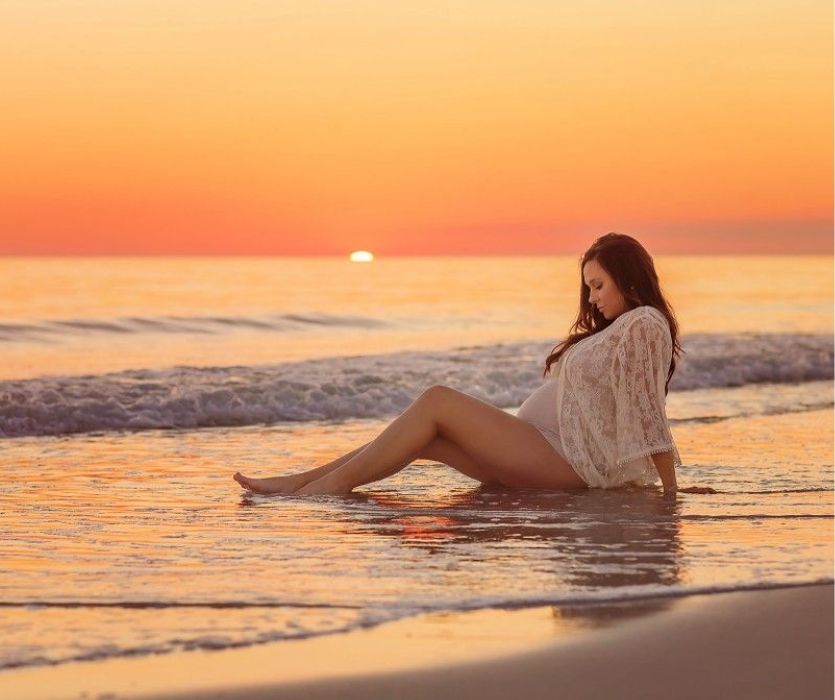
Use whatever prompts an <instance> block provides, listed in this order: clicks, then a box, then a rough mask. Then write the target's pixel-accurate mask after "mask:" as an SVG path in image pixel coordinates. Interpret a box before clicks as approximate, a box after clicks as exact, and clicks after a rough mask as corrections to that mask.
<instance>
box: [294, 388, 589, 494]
mask: <svg viewBox="0 0 835 700" xmlns="http://www.w3.org/2000/svg"><path fill="white" fill-rule="evenodd" d="M439 436H440V437H443V438H446V439H447V440H448V441H450V442H452V443H453V444H455V445H456V446H457V447H459V448H461V449H462V450H463V451H464V452H465V453H466V454H468V455H469V456H470V457H471V458H472V460H473V462H474V463H476V464H478V465H480V466H481V467H483V469H484V470H486V476H487V481H490V482H499V483H501V484H504V485H506V486H518V487H524V488H551V489H566V488H585V487H586V484H585V482H583V480H582V479H580V477H579V476H578V475H577V474H576V473H575V472H574V470H573V469H572V468H571V465H569V464H568V463H567V462H566V461H565V460H564V459H563V458H562V457H561V456H560V455H559V454H558V453H557V452H556V451H555V450H554V448H553V447H552V446H551V445H550V444H549V443H548V441H547V440H546V439H545V438H544V437H543V436H542V434H541V433H540V432H539V431H538V430H537V429H536V428H535V427H534V426H532V425H531V424H530V423H527V422H525V421H523V420H520V419H519V418H516V416H512V415H510V414H509V413H506V412H505V411H502V410H501V409H500V408H497V407H495V406H492V405H490V404H488V403H485V402H484V401H480V400H479V399H476V398H475V397H473V396H469V395H467V394H464V393H462V392H460V391H456V390H454V389H450V388H448V387H444V386H435V387H431V388H430V389H428V390H427V391H425V392H424V393H423V394H421V396H420V397H419V398H418V399H417V400H416V401H415V402H414V403H412V405H411V406H409V408H407V409H406V410H405V411H404V412H403V413H402V414H401V415H400V416H399V417H398V418H397V419H395V420H394V421H393V422H392V423H391V424H390V425H389V426H388V427H387V428H386V429H385V430H384V431H383V432H382V433H380V435H379V436H378V437H377V438H376V439H375V440H374V441H373V442H372V443H371V444H370V445H368V446H367V447H366V448H365V449H364V450H362V451H361V452H359V453H358V454H356V455H355V456H354V457H352V458H351V459H349V460H348V461H347V462H345V463H344V464H342V465H341V466H339V467H337V468H336V469H333V470H332V471H330V472H329V473H327V474H325V475H324V476H322V477H320V478H318V479H316V480H315V481H311V482H309V483H308V484H306V485H305V486H303V487H302V488H301V489H299V490H298V491H296V494H297V495H312V494H344V493H349V492H350V491H351V490H352V489H353V488H355V487H356V486H360V485H362V484H367V483H371V482H373V481H377V480H379V479H383V478H385V477H386V476H390V475H391V474H393V473H395V472H397V471H399V470H400V469H402V468H403V467H405V466H406V465H407V464H409V463H410V462H411V460H412V459H413V458H414V455H417V454H420V452H421V451H422V450H423V449H425V448H426V447H427V446H428V445H429V444H430V443H431V442H432V441H433V440H435V438H437V437H439ZM453 466H454V465H453ZM456 468H457V467H456ZM465 473H466V472H465Z"/></svg>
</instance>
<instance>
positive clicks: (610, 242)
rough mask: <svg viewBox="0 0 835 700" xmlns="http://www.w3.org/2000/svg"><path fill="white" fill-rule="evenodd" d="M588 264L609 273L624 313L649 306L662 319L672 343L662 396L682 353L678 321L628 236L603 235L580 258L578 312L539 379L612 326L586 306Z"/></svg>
mask: <svg viewBox="0 0 835 700" xmlns="http://www.w3.org/2000/svg"><path fill="white" fill-rule="evenodd" d="M590 260H596V261H597V262H598V264H599V265H600V266H601V267H602V268H603V269H604V270H606V272H608V273H609V275H610V276H611V277H612V279H613V280H614V281H615V284H616V285H617V287H618V289H619V290H620V293H621V294H623V298H624V300H625V301H626V306H627V309H628V310H630V309H634V308H637V307H638V306H652V307H654V308H656V309H658V310H659V311H660V312H661V313H662V314H664V316H665V317H666V319H667V323H668V324H669V326H670V336H671V337H672V339H673V356H672V359H671V361H670V369H669V371H668V372H667V382H666V383H665V385H664V394H665V395H666V394H667V392H668V390H669V387H670V379H672V377H673V373H674V372H675V371H676V357H678V356H679V355H680V354H681V353H683V352H684V350H682V348H681V345H680V344H679V342H678V321H676V317H675V314H674V313H673V309H672V307H671V306H670V303H669V302H668V301H667V300H666V299H665V298H664V294H663V292H662V291H661V285H660V284H659V283H658V275H657V273H656V272H655V264H654V263H653V261H652V257H651V256H650V254H649V253H648V252H647V251H646V249H645V248H644V247H643V246H642V245H641V244H640V243H638V241H636V240H635V239H634V238H632V236H627V235H626V234H623V233H607V234H606V235H605V236H601V237H600V238H598V239H597V240H596V241H595V242H594V243H593V244H592V246H591V248H589V249H588V250H587V251H586V252H585V254H584V255H583V257H582V258H580V312H579V313H578V314H577V320H576V321H574V324H573V325H572V326H571V328H570V329H569V332H568V337H566V338H565V339H564V340H563V341H562V342H560V343H559V344H558V345H556V346H555V347H554V349H553V350H552V351H551V354H550V355H548V357H547V359H546V360H545V371H544V372H543V376H545V375H546V374H548V372H549V371H550V369H551V365H552V364H554V363H555V362H557V361H558V360H559V359H560V357H561V356H562V355H563V353H564V352H565V351H566V350H568V348H570V347H571V346H572V345H574V344H575V343H579V342H580V341H581V340H583V339H584V338H588V337H589V336H591V335H594V334H595V333H600V331H602V330H603V329H605V328H607V327H608V326H610V325H611V324H612V323H613V322H614V319H612V320H608V319H607V318H606V317H605V316H604V315H603V314H602V313H600V311H598V309H597V308H596V307H594V306H592V305H591V304H590V303H589V291H590V290H589V286H588V285H587V284H586V283H585V280H584V279H583V267H584V266H585V264H586V263H587V262H589V261H590Z"/></svg>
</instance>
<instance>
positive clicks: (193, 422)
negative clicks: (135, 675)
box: [0, 256, 833, 669]
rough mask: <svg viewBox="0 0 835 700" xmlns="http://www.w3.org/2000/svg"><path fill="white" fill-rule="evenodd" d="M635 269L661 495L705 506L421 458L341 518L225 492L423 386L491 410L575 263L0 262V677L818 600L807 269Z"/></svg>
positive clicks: (820, 364)
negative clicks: (564, 617)
mask: <svg viewBox="0 0 835 700" xmlns="http://www.w3.org/2000/svg"><path fill="white" fill-rule="evenodd" d="M105 262H106V264H105ZM657 263H658V268H659V271H660V273H661V276H662V279H664V280H665V282H666V289H667V292H668V294H669V295H670V298H671V301H672V302H673V305H674V308H675V309H676V311H677V313H678V318H679V321H680V323H681V329H682V334H683V335H682V344H683V346H684V348H685V350H686V354H685V356H684V357H683V358H682V360H681V364H680V367H679V369H678V372H677V373H676V375H675V377H674V379H673V381H672V382H671V391H670V395H669V396H668V400H667V408H668V415H669V417H670V419H671V425H672V430H673V433H674V435H675V437H676V440H677V443H678V447H679V451H680V452H681V455H682V458H683V460H684V466H683V467H682V468H681V470H680V473H679V483H680V484H681V485H682V486H687V485H709V486H712V487H714V488H716V489H718V490H719V491H720V492H721V493H718V494H710V495H709V494H683V495H681V496H680V498H679V501H678V502H677V503H676V504H669V503H667V502H665V501H664V500H663V499H662V498H661V497H660V494H659V493H658V492H656V491H654V490H646V491H639V490H638V491H636V490H632V491H630V490H618V491H609V492H604V491H588V492H576V493H548V492H538V491H511V490H502V489H485V488H480V487H478V484H476V482H473V481H471V480H469V479H467V478H466V477H464V476H463V475H461V474H458V473H457V472H454V471H453V470H451V469H449V468H448V467H445V466H443V465H438V464H431V463H426V462H418V463H416V464H414V465H412V466H410V467H409V468H407V469H405V470H404V471H402V472H400V473H399V474H397V475H396V476H394V477H393V478H391V479H389V480H386V481H384V482H379V483H376V484H371V485H368V486H365V487H362V488H360V489H358V490H357V492H356V493H355V494H354V495H352V496H350V497H348V498H344V499H341V498H328V497H321V498H312V499H300V498H294V497H273V498H269V497H263V496H251V495H250V496H247V495H245V494H243V492H242V491H241V490H240V488H239V487H238V486H237V484H235V483H234V482H233V481H232V480H231V475H232V474H233V473H234V472H235V471H237V470H240V471H242V472H244V473H247V474H253V475H269V474H276V473H286V472H291V471H295V470H297V469H299V468H308V467H310V466H315V465H317V464H321V463H325V462H328V461H330V460H332V459H334V458H335V457H336V456H338V455H340V454H343V453H345V452H348V451H350V450H352V449H353V448H355V447H356V446H358V445H361V444H363V443H365V442H367V441H368V440H370V439H372V438H373V437H374V436H375V435H376V434H377V433H379V432H380V430H382V429H383V428H384V426H385V425H386V424H387V422H388V421H389V420H390V419H391V418H392V417H393V416H395V415H397V413H398V412H399V411H401V410H403V409H404V408H405V407H406V406H407V405H408V404H409V402H410V401H411V400H413V399H414V398H415V397H416V396H417V395H418V394H419V393H420V391H421V390H422V389H424V388H426V387H427V386H429V385H431V384H437V383H443V384H447V385H449V386H453V387H455V388H457V389H460V390H462V391H466V392H468V393H471V394H473V395H474V396H478V397H479V398H482V399H484V400H487V401H490V402H491V403H494V404H495V405H497V406H500V407H502V408H504V409H505V410H507V411H509V412H511V413H513V412H514V411H515V410H516V407H518V406H519V404H521V403H522V401H523V400H524V399H525V398H526V396H527V395H528V394H530V393H531V392H532V391H534V390H535V389H536V388H537V387H538V386H539V384H540V383H541V381H542V377H541V371H542V364H543V361H544V357H545V355H546V354H547V352H548V351H549V350H550V349H551V347H552V346H553V345H554V344H555V343H556V342H557V340H558V339H559V338H561V337H562V336H563V335H564V333H565V331H567V328H568V325H569V323H570V321H571V320H572V319H571V316H572V313H573V311H574V306H575V304H576V293H577V291H576V288H577V280H578V272H577V269H576V264H577V261H576V260H574V259H569V258H498V259H458V260H456V259H445V260H432V259H424V260H399V261H381V264H380V265H378V264H377V263H374V264H373V265H372V266H371V267H356V266H353V267H352V266H351V265H350V264H346V263H344V262H342V261H335V260H330V261H328V260H326V261H316V260H279V261H275V260H141V261H137V260H133V261H131V260H121V261H114V260H109V261H104V262H103V261H100V260H95V261H93V260H88V261H83V260H82V261H79V260H58V259H56V260H39V261H33V260H24V261H14V260H3V261H0V355H2V362H0V450H2V452H0V464H2V468H3V475H4V480H3V482H2V484H0V669H2V668H10V667H17V666H27V665H37V664H46V663H61V662H65V661H69V660H72V659H92V658H103V657H112V656H122V655H128V654H148V653H155V652H165V651H172V650H176V649H190V648H225V647H230V646H238V645H248V644H253V643H258V642H263V641H268V640H281V639H287V638H292V637H299V636H309V635H314V634H329V633H334V632H338V631H342V630H349V629H355V628H357V627H358V626H364V625H371V624H377V623H379V622H383V621H386V620H391V619H395V618H399V617H402V616H406V615H411V614H414V613H417V612H422V611H430V610H462V609H472V608H479V607H484V606H507V605H533V604H539V603H551V604H555V605H565V604H568V603H572V602H580V603H584V602H594V601H623V600H630V599H637V598H641V599H647V598H649V599H658V598H659V597H660V598H663V597H665V596H681V595H688V594H692V593H694V592H697V591H699V592H701V591H719V590H729V589H738V588H751V587H754V588H756V587H769V586H779V585H796V584H805V583H810V582H814V581H820V580H828V581H831V580H832V574H833V571H832V567H833V553H832V545H833V530H832V525H833V423H832V421H833V409H832V406H833V384H832V376H833V342H832V287H831V279H832V274H831V273H832V259H831V258H829V257H822V256H818V257H794V258H738V257H737V258H733V257H728V258H661V259H659V260H658V261H657ZM580 607H581V608H582V607H584V606H580ZM586 608H587V606H586Z"/></svg>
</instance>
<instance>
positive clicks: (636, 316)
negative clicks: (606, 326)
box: [615, 306, 670, 333]
mask: <svg viewBox="0 0 835 700" xmlns="http://www.w3.org/2000/svg"><path fill="white" fill-rule="evenodd" d="M615 321H616V322H620V326H621V328H622V329H623V331H624V332H626V330H627V329H629V328H633V327H634V328H636V329H637V328H640V327H642V326H643V327H656V328H662V329H664V330H665V331H666V332H667V333H669V332H670V324H669V322H668V321H667V317H666V316H665V315H664V314H663V313H662V312H661V311H659V310H658V309H656V308H655V307H654V306H636V307H635V308H634V309H630V310H629V311H624V312H623V313H622V314H621V315H620V316H618V317H617V318H616V319H615ZM636 324H637V325H636Z"/></svg>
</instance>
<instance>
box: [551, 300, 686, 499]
mask: <svg viewBox="0 0 835 700" xmlns="http://www.w3.org/2000/svg"><path fill="white" fill-rule="evenodd" d="M672 345H673V344H672V337H671V336H670V327H669V325H668V324H667V319H666V318H665V316H664V315H663V314H662V313H661V312H660V311H658V309H656V308H654V307H652V306H639V307H637V308H635V309H632V310H630V311H627V312H625V313H622V314H621V315H620V316H618V317H617V318H616V319H615V320H614V321H613V322H612V324H611V325H609V326H607V327H606V328H605V329H604V330H602V331H600V332H599V333H595V334H594V335H592V336H589V337H588V338H584V339H583V340H581V341H580V342H579V343H575V344H574V345H573V346H571V347H570V348H569V349H568V350H567V351H566V352H565V353H564V354H563V356H562V357H561V358H560V361H559V363H558V364H557V368H556V385H557V391H556V401H557V414H556V418H557V424H558V426H559V436H560V440H561V445H562V448H563V449H562V454H563V455H565V457H566V459H567V460H568V461H569V462H570V463H571V465H572V466H573V467H574V470H575V471H576V472H577V474H578V475H579V476H580V478H582V479H583V480H584V481H585V482H586V483H587V484H588V485H589V486H592V487H599V488H613V487H617V486H623V485H626V484H629V483H634V484H637V485H641V486H648V485H651V484H654V483H656V482H657V479H658V472H657V470H656V468H655V464H654V462H653V461H652V457H651V455H653V454H657V453H659V452H668V451H672V453H673V464H674V465H675V466H676V467H678V466H680V465H681V457H680V456H679V453H678V448H677V447H676V444H675V442H674V441H673V436H672V433H671V432H670V426H669V423H668V422H667V413H666V408H665V396H664V384H665V382H666V380H667V372H668V371H669V368H670V360H671V358H672V352H673V347H672Z"/></svg>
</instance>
